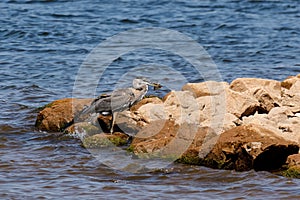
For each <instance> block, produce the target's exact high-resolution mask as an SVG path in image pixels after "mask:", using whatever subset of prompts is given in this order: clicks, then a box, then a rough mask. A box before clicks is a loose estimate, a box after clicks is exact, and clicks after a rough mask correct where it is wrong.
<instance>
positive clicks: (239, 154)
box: [205, 124, 299, 171]
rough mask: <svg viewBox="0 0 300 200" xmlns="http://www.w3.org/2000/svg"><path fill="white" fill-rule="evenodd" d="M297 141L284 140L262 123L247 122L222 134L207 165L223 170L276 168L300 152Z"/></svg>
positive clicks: (209, 156)
mask: <svg viewBox="0 0 300 200" xmlns="http://www.w3.org/2000/svg"><path fill="white" fill-rule="evenodd" d="M298 151H299V146H298V144H296V143H295V142H292V141H288V140H285V139H284V138H282V137H279V136H278V135H276V134H275V133H274V132H272V131H270V130H267V129H265V128H264V127H263V126H260V125H254V124H248V125H242V126H239V127H235V128H233V129H230V130H228V131H226V132H224V133H222V134H221V135H220V137H219V138H218V141H217V143H216V145H215V146H214V148H213V149H212V151H211V152H210V153H209V154H208V155H207V156H206V158H205V165H207V166H209V167H214V168H220V169H235V170H237V171H245V170H251V169H254V170H257V171H259V170H266V171H271V170H276V169H279V168H280V167H281V166H282V165H283V164H284V163H285V161H286V158H287V157H288V156H289V155H291V154H295V153H298Z"/></svg>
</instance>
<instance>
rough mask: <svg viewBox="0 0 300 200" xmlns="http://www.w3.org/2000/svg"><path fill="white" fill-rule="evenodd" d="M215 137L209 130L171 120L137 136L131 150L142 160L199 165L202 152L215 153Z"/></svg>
mask: <svg viewBox="0 0 300 200" xmlns="http://www.w3.org/2000/svg"><path fill="white" fill-rule="evenodd" d="M216 136H217V135H216V133H215V132H214V131H213V130H212V129H210V128H209V127H200V128H199V127H198V126H196V125H194V124H188V123H183V124H181V125H178V124H176V123H175V122H174V121H171V120H167V121H164V120H161V121H154V122H152V123H150V124H149V125H148V126H147V127H145V128H144V129H143V130H142V131H140V132H139V133H138V134H137V135H136V137H135V138H134V139H133V141H132V143H131V146H130V149H131V150H132V151H133V152H134V153H135V154H136V155H137V156H138V157H141V158H163V159H168V160H170V161H175V160H177V161H178V162H181V163H186V164H200V162H201V158H200V157H199V154H200V151H201V150H202V151H201V154H205V155H206V154H207V152H209V151H210V150H211V149H212V147H213V145H214V141H215V140H213V138H214V137H216ZM202 145H203V148H202V147H201V146H202ZM205 155H204V156H205Z"/></svg>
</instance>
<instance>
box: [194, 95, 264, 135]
mask: <svg viewBox="0 0 300 200" xmlns="http://www.w3.org/2000/svg"><path fill="white" fill-rule="evenodd" d="M197 101H198V105H199V108H200V123H201V126H209V127H211V128H212V129H213V130H214V131H215V132H216V133H218V134H220V133H222V132H223V131H225V130H228V129H229V128H232V127H234V126H236V125H238V124H240V120H239V118H241V117H243V116H249V115H251V114H254V113H255V112H256V110H258V107H259V102H258V101H257V100H256V99H255V98H253V97H251V96H248V95H246V94H241V93H239V92H235V91H233V90H230V89H225V93H220V94H219V95H215V96H202V97H199V98H197Z"/></svg>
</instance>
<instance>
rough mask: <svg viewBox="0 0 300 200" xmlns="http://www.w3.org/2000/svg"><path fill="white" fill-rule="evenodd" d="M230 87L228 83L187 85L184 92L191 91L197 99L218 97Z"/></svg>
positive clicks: (214, 82)
mask: <svg viewBox="0 0 300 200" xmlns="http://www.w3.org/2000/svg"><path fill="white" fill-rule="evenodd" d="M228 87H229V84H228V83H227V82H216V81H206V82H201V83H187V84H186V85H184V86H183V87H182V91H190V92H192V94H193V95H194V97H195V98H198V97H202V96H213V95H218V94H220V93H221V92H223V91H224V90H225V89H226V88H228Z"/></svg>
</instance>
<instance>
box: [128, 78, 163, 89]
mask: <svg viewBox="0 0 300 200" xmlns="http://www.w3.org/2000/svg"><path fill="white" fill-rule="evenodd" d="M132 85H133V87H134V88H135V89H139V88H142V87H144V86H147V85H151V86H153V87H154V90H157V89H159V88H161V87H162V85H160V84H159V83H153V82H150V81H149V80H147V79H146V78H135V79H133V81H132Z"/></svg>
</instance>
